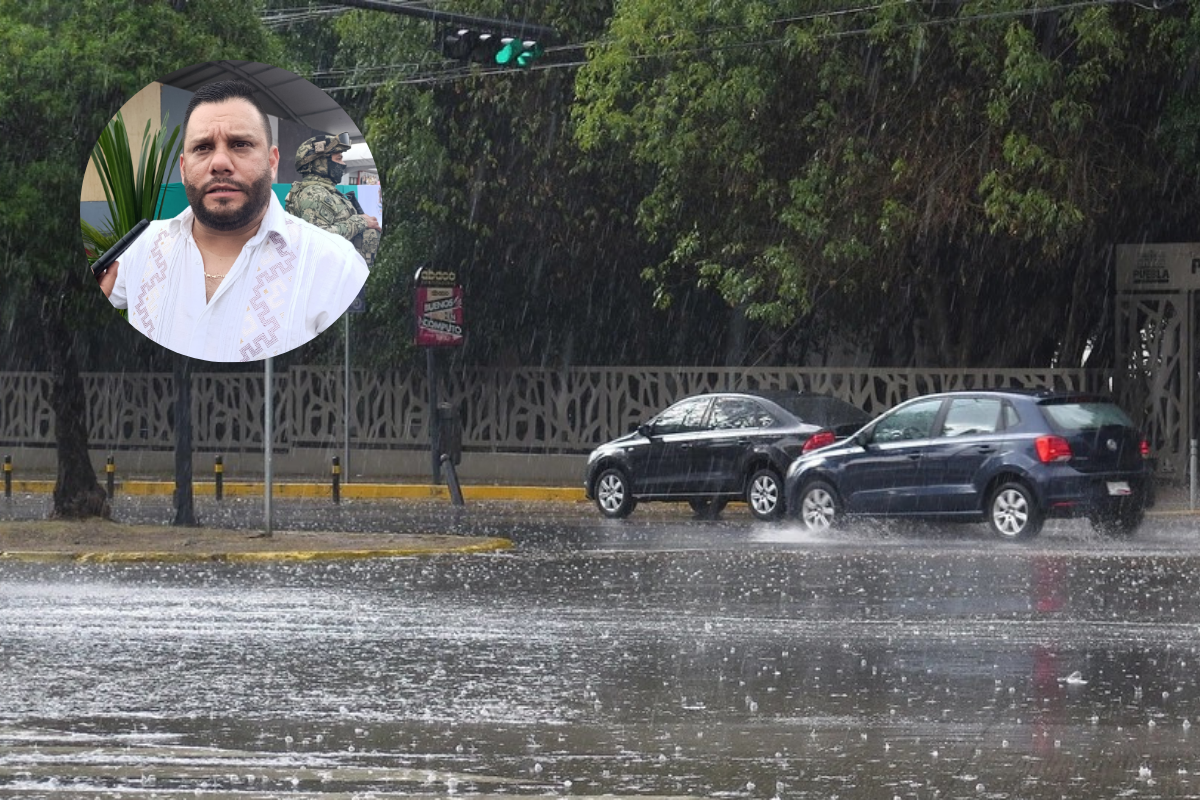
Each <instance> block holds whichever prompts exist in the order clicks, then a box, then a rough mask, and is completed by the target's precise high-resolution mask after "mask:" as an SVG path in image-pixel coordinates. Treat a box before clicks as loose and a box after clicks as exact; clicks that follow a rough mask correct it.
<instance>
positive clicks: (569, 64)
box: [322, 0, 1173, 92]
mask: <svg viewBox="0 0 1200 800" xmlns="http://www.w3.org/2000/svg"><path fill="white" fill-rule="evenodd" d="M345 1H346V2H349V3H354V4H356V5H357V4H359V3H379V2H384V0H345ZM951 2H953V3H954V4H956V5H957V0H918V4H919V5H923V6H936V5H943V4H947V3H951ZM1171 2H1173V0H1150V4H1145V3H1142V2H1138V1H1137V0H1073V2H1064V3H1056V4H1053V5H1043V6H1032V7H1028V8H1022V9H1008V10H1002V11H991V12H985V13H979V14H972V15H968V16H948V17H935V18H931V19H925V20H916V21H913V22H907V23H897V24H896V25H895V26H894V28H893V29H894V30H900V31H904V30H914V29H917V28H936V27H946V26H951V25H962V24H969V23H976V22H987V21H991V20H1000V19H1016V18H1022V17H1031V16H1037V15H1041V14H1050V13H1058V12H1063V11H1071V10H1077V9H1080V8H1088V7H1099V6H1117V5H1134V6H1137V7H1139V8H1146V9H1152V10H1162V9H1164V8H1166V7H1167V6H1168V5H1169V4H1170V3H1171ZM912 4H913V2H912V0H885V2H879V3H872V4H869V5H863V6H856V7H853V8H842V9H831V10H828V11H819V12H812V13H808V14H801V15H789V16H783V17H778V18H775V19H771V20H767V21H766V22H765V23H762V25H764V26H766V27H775V26H786V25H790V24H796V23H802V22H812V21H816V20H821V19H837V18H845V17H850V16H854V15H859V14H864V13H869V12H873V11H879V10H882V9H885V8H888V7H893V6H903V5H912ZM422 7H423V6H422ZM322 8H325V7H322ZM749 25H750V23H747V24H746V25H740V26H722V27H712V28H704V29H700V30H695V31H685V32H680V33H673V34H664V35H662V36H660V37H658V41H659V42H660V43H662V42H669V41H670V40H671V39H674V38H676V37H679V36H683V35H687V36H689V37H694V36H712V35H714V34H720V33H729V32H733V31H737V30H739V29H742V28H746V27H749ZM756 25H757V23H756ZM876 32H877V31H876V30H875V29H874V28H872V27H858V28H850V29H847V30H842V31H828V32H824V33H821V34H818V35H817V36H816V37H815V38H816V39H817V40H834V39H843V38H852V37H856V36H869V35H872V34H874V33H876ZM787 41H788V37H786V36H776V37H770V38H765V39H757V40H754V41H743V42H729V43H726V44H718V45H713V44H706V45H703V46H695V45H689V46H687V47H678V48H672V47H666V48H663V49H661V50H656V51H654V52H649V53H638V54H634V55H631V56H630V58H631V59H632V60H635V61H646V60H650V59H658V58H670V57H675V56H686V55H696V54H700V53H710V52H720V51H728V50H738V49H746V48H764V47H771V46H774V45H779V44H783V43H786V42H787ZM612 43H613V40H611V39H593V40H590V41H587V42H578V43H570V44H562V45H559V46H556V47H549V48H547V49H546V60H545V62H543V63H539V64H537V65H535V66H534V67H533V68H531V69H528V70H524V72H528V73H533V72H542V71H545V70H552V69H577V68H578V67H581V66H585V65H586V64H587V63H588V61H587V60H586V59H578V58H576V59H573V60H570V61H561V60H555V58H554V56H556V55H557V56H562V55H565V54H567V53H571V52H581V51H585V50H587V49H590V48H597V47H605V46H608V45H611V44H612ZM439 63H442V64H447V63H451V62H439ZM392 66H395V67H400V68H401V70H404V68H407V67H411V66H413V65H412V64H403V65H363V66H360V67H358V68H355V69H350V70H339V71H336V72H335V71H330V72H329V73H328V75H329V76H330V77H334V76H335V75H336V76H342V75H345V76H350V75H354V76H356V77H366V78H368V79H367V80H366V81H365V82H362V81H360V82H356V83H352V84H347V85H343V86H334V87H329V88H327V89H326V91H332V92H336V91H345V90H352V89H370V88H378V87H380V86H384V85H386V84H388V83H393V84H399V85H423V84H431V83H441V82H446V81H457V80H466V79H469V78H475V77H482V76H489V75H495V74H501V73H502V74H505V75H513V74H519V73H514V72H513V71H512V70H509V69H505V68H487V67H485V68H480V67H478V66H476V67H471V66H463V65H457V64H455V65H453V66H450V67H447V68H444V69H431V70H429V71H428V72H427V73H424V74H415V75H408V76H406V77H401V78H399V80H397V79H396V78H395V76H393V77H391V78H390V79H382V80H372V79H370V77H369V75H368V73H370V72H372V71H381V70H387V69H389V68H391V67H392ZM417 66H424V65H420V64H418V65H417Z"/></svg>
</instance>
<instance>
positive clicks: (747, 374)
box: [0, 367, 1110, 454]
mask: <svg viewBox="0 0 1200 800" xmlns="http://www.w3.org/2000/svg"><path fill="white" fill-rule="evenodd" d="M343 381H344V377H343V372H342V370H341V369H339V368H337V367H293V368H291V369H290V370H288V371H287V372H285V373H282V374H278V375H276V377H275V386H274V392H275V414H276V420H275V431H276V438H275V442H274V448H275V452H279V453H287V452H289V451H290V450H293V449H306V448H307V449H320V450H330V449H334V448H337V447H339V446H340V445H341V442H342V441H343V438H344V435H345V434H344V428H343V427H342V426H343V420H342V409H343V407H344V406H343V397H342V392H343ZM84 385H85V387H86V392H87V400H88V403H87V409H88V411H87V414H88V430H89V432H90V437H91V438H90V442H91V445H92V447H93V448H95V449H97V450H118V451H119V450H162V451H169V450H171V449H172V447H173V441H174V439H173V434H172V430H173V425H174V420H173V414H174V409H173V400H174V384H173V380H172V377H171V375H170V374H86V375H85V376H84ZM1034 386H1042V387H1052V388H1057V389H1071V390H1088V391H1108V390H1109V388H1110V376H1109V375H1108V374H1107V373H1105V372H1099V371H1089V370H1050V369H1043V370H1011V369H997V370H918V369H788V368H761V369H760V368H708V369H705V368H668V367H647V368H642V369H623V368H615V367H614V368H609V367H575V368H571V369H563V370H552V369H492V368H472V369H466V370H462V371H459V372H455V373H453V374H452V375H450V376H449V377H448V378H447V379H446V381H445V384H444V385H443V386H442V387H441V388H440V391H439V398H440V400H441V401H442V402H449V403H451V404H453V405H454V406H455V408H457V409H458V413H459V416H460V419H461V422H462V430H463V446H464V448H465V449H466V450H467V451H468V452H471V451H474V452H493V453H526V454H528V453H547V454H550V453H557V454H580V453H586V452H587V451H588V450H590V449H591V448H593V447H595V446H596V445H597V444H600V443H602V442H604V441H607V440H608V439H611V438H613V437H614V436H617V435H619V434H621V433H624V432H626V431H628V430H630V429H631V428H632V427H634V426H635V425H637V424H638V423H639V422H642V421H644V420H646V419H648V418H649V417H650V416H652V415H653V414H654V413H655V412H657V411H659V410H661V409H662V408H664V407H665V406H667V405H669V404H670V403H672V402H674V401H675V400H678V399H680V398H682V397H685V396H687V395H690V394H695V393H699V392H708V391H720V390H739V389H796V390H801V391H810V392H820V393H824V394H831V395H834V396H836V397H840V398H842V399H844V400H847V401H849V402H851V403H853V404H855V405H857V406H859V407H861V408H863V409H864V410H865V411H867V412H868V413H869V414H872V415H873V414H877V413H879V412H881V411H883V410H885V409H887V408H889V407H891V406H892V405H895V404H896V403H898V402H900V401H902V400H905V399H907V398H909V397H914V396H916V395H920V394H926V393H929V392H937V391H943V390H950V389H973V388H985V387H1034ZM50 390H51V381H50V375H49V374H48V373H0V446H6V447H22V448H50V447H52V446H53V445H54V436H55V434H54V424H55V420H54V413H53V411H52V409H51V405H50ZM192 391H193V399H192V425H193V434H192V435H193V442H194V447H195V449H196V451H197V452H201V453H205V452H207V453H217V452H220V453H228V454H234V453H239V452H244V453H254V452H258V453H261V452H262V448H263V406H264V402H263V375H262V374H261V373H260V374H251V373H201V374H197V375H195V376H194V377H193V390H192ZM350 392H351V403H350V406H351V415H350V416H351V418H350V420H349V422H350V443H351V446H352V447H353V448H355V449H359V450H420V449H424V448H427V447H428V443H429V428H428V425H429V421H430V413H429V412H430V409H429V389H428V385H427V379H426V375H425V374H424V373H423V372H415V371H414V372H385V373H378V372H371V371H367V370H354V371H352V373H351V385H350Z"/></svg>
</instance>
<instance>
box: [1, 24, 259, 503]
mask: <svg viewBox="0 0 1200 800" xmlns="http://www.w3.org/2000/svg"><path fill="white" fill-rule="evenodd" d="M257 11H258V9H257V4H255V3H254V2H251V1H250V0H191V2H189V3H187V4H186V6H185V7H184V10H183V11H182V12H179V11H176V10H175V9H174V7H173V4H172V3H168V2H149V1H148V0H82V1H81V2H78V3H69V4H68V3H59V2H54V1H53V0H0V49H2V50H3V52H5V53H6V54H7V57H6V58H5V59H3V61H0V182H2V183H3V185H4V186H5V187H7V188H6V192H5V193H4V196H3V197H0V259H2V260H3V271H4V275H5V277H6V285H5V293H4V294H5V302H4V303H3V305H2V307H0V312H2V313H4V314H5V315H6V316H7V317H8V319H7V320H3V321H0V329H4V328H5V327H6V325H7V323H9V322H11V321H12V320H13V319H15V318H17V316H18V315H19V314H20V310H21V309H24V308H28V307H30V306H31V305H35V304H36V306H37V308H38V321H39V324H40V326H41V328H42V331H43V341H44V349H45V354H46V355H45V358H46V360H47V362H48V366H49V367H50V369H51V372H52V374H53V376H54V377H53V382H54V390H53V398H52V401H53V405H54V410H55V430H56V435H57V438H58V479H57V482H56V485H55V491H54V513H55V514H56V515H61V516H88V515H97V514H106V513H107V511H108V509H107V503H106V501H105V499H104V493H103V490H102V489H100V487H99V485H98V483H97V481H96V476H95V472H94V470H93V468H92V466H91V463H90V460H89V456H88V447H87V420H86V398H85V397H84V392H83V384H82V381H81V379H80V377H79V353H80V351H81V350H82V349H83V347H84V345H83V340H84V339H86V337H87V336H88V334H89V330H91V329H92V328H93V327H94V326H95V325H96V324H97V323H98V320H100V319H102V318H103V319H109V318H111V316H112V309H111V306H108V305H107V303H106V302H105V300H104V297H103V295H102V294H101V293H100V292H98V291H97V290H96V286H95V281H94V280H93V279H92V277H91V275H90V271H89V270H88V269H87V262H86V259H85V256H84V251H83V247H82V243H81V240H80V234H79V222H78V220H79V216H78V203H79V187H80V185H81V184H82V182H83V173H84V168H85V166H86V164H87V162H88V158H89V156H90V154H91V150H92V144H93V142H94V141H95V139H96V137H97V135H98V134H99V132H100V131H101V130H102V129H103V128H104V126H105V124H106V123H107V122H108V121H109V119H110V118H111V117H112V115H113V114H114V113H116V111H117V110H118V109H119V108H120V107H121V105H122V104H123V103H124V102H125V101H126V100H127V99H128V98H129V97H131V96H132V95H133V94H134V93H136V92H137V91H138V90H140V89H141V88H142V87H143V86H145V85H146V84H148V83H149V82H151V81H152V80H154V79H155V78H157V77H159V76H161V75H165V74H167V73H169V72H172V71H174V70H176V69H179V68H181V67H184V66H187V65H190V64H195V63H199V62H203V61H209V60H213V59H225V58H240V59H254V60H262V61H267V62H270V61H271V60H272V59H273V58H275V57H276V56H277V55H278V48H277V45H276V44H275V42H274V40H273V39H272V37H271V36H270V35H269V34H268V33H267V32H266V31H265V30H264V29H263V27H262V24H261V23H260V21H259V19H258V13H257ZM111 346H113V347H120V346H121V343H120V341H119V340H118V341H116V342H114V343H112V344H111Z"/></svg>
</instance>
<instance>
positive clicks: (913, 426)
mask: <svg viewBox="0 0 1200 800" xmlns="http://www.w3.org/2000/svg"><path fill="white" fill-rule="evenodd" d="M941 407H942V401H941V400H922V401H920V402H917V403H913V404H912V405H909V406H905V407H904V408H900V409H897V410H895V411H893V412H892V413H890V414H888V415H886V416H884V417H882V418H881V419H880V420H879V422H877V423H876V424H875V429H874V433H873V434H872V436H871V439H872V441H875V442H899V441H909V440H912V439H928V438H929V434H930V432H931V431H932V430H933V421H934V419H935V418H936V417H937V413H938V409H940V408H941Z"/></svg>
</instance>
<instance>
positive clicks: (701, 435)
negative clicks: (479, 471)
mask: <svg viewBox="0 0 1200 800" xmlns="http://www.w3.org/2000/svg"><path fill="white" fill-rule="evenodd" d="M868 419H869V417H868V416H867V414H866V413H865V412H863V411H862V410H861V409H859V408H856V407H855V406H852V405H850V404H849V403H846V402H843V401H841V400H838V399H836V398H833V397H826V396H823V395H816V394H806V393H800V392H762V393H753V394H751V393H732V392H728V393H719V394H703V395H697V396H694V397H689V398H686V399H684V400H680V401H679V402H678V403H675V404H674V405H672V406H671V407H669V408H667V409H666V410H665V411H663V412H662V413H660V414H658V416H656V417H654V419H652V420H650V421H649V422H646V423H644V424H642V425H639V426H638V428H637V430H636V431H634V432H632V433H629V434H627V435H625V436H622V437H620V438H619V439H614V440H613V441H611V442H608V443H607V444H604V445H601V446H600V447H598V448H596V449H595V450H594V451H592V454H591V456H590V457H589V458H588V464H587V474H586V476H585V482H584V486H585V490H586V492H587V496H588V498H589V499H593V500H595V501H596V506H597V507H598V508H599V509H600V513H601V514H603V515H604V516H606V517H613V518H619V517H625V516H628V515H629V514H630V512H632V511H633V509H634V507H635V506H636V505H637V504H638V502H639V501H643V500H665V501H675V502H687V503H689V504H691V506H692V509H693V510H694V511H695V512H696V513H697V514H698V515H701V516H707V517H715V516H716V515H717V514H719V513H720V512H721V510H722V509H724V507H725V505H726V504H727V503H728V502H729V501H730V500H739V499H744V500H745V501H746V503H747V504H749V506H750V511H751V513H752V514H754V516H755V517H757V518H759V519H764V520H769V519H775V518H777V517H779V516H780V515H781V514H782V513H783V491H782V490H783V476H784V474H785V473H786V472H787V468H788V464H790V463H791V461H792V459H793V458H795V457H796V456H798V455H799V454H800V453H801V452H802V451H803V450H804V448H805V446H806V445H808V444H810V443H811V444H812V445H814V446H815V445H820V444H826V443H831V442H833V441H835V440H836V437H837V436H838V435H847V434H849V433H851V432H853V431H855V430H857V429H858V428H859V427H861V426H862V425H863V424H864V423H865V422H866V421H867V420H868Z"/></svg>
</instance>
